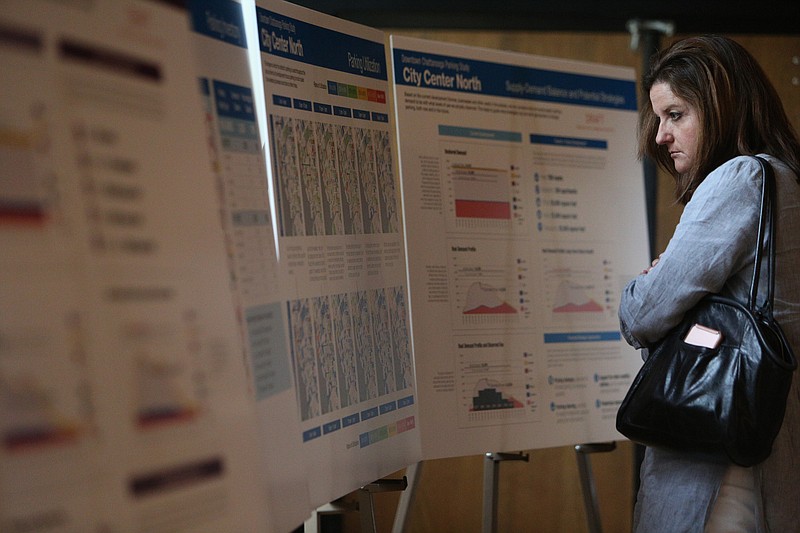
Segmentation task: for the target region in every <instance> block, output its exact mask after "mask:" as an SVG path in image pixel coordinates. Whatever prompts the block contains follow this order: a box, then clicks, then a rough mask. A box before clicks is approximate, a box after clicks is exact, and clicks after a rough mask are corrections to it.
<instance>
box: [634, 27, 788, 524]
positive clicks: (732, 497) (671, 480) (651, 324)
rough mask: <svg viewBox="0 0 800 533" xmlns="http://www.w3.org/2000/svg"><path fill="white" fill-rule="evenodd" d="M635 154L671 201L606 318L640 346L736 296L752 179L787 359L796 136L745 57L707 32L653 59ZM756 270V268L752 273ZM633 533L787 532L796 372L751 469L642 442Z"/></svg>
mask: <svg viewBox="0 0 800 533" xmlns="http://www.w3.org/2000/svg"><path fill="white" fill-rule="evenodd" d="M642 88H643V91H644V96H645V99H646V100H645V101H647V102H649V104H646V105H642V109H641V111H640V115H639V155H640V157H643V156H649V157H652V158H653V159H654V160H655V161H657V162H658V164H659V165H660V166H661V167H663V168H664V169H665V170H666V171H668V172H669V173H670V174H671V175H672V176H673V177H674V179H675V195H676V198H677V200H678V201H679V202H681V203H683V204H684V206H685V207H684V211H683V214H682V216H681V220H680V222H679V224H678V226H677V227H676V229H675V233H674V235H673V236H672V239H670V242H669V244H668V245H667V248H666V250H665V251H664V252H663V253H662V254H661V255H660V256H659V258H657V259H655V260H654V261H653V263H652V264H651V265H650V266H649V267H648V268H646V269H645V270H644V271H643V272H642V273H641V274H640V275H639V276H638V277H636V278H635V279H634V280H632V281H631V282H630V283H629V284H628V285H627V287H626V288H625V289H624V291H623V294H622V297H621V300H620V309H619V317H620V326H621V330H622V333H623V335H624V336H625V338H626V340H627V341H628V342H629V343H630V344H631V345H632V346H634V347H636V348H644V349H645V351H644V352H643V355H644V356H645V357H646V355H647V354H646V347H647V346H648V345H649V344H651V343H653V342H655V341H658V340H659V339H661V338H662V337H663V336H665V335H666V333H667V332H668V331H669V330H670V329H671V328H672V327H673V326H675V325H677V324H678V322H679V321H680V320H681V318H682V316H683V314H684V313H685V312H686V311H687V310H688V309H690V308H691V307H692V306H694V305H695V303H697V302H698V301H699V300H700V299H701V298H702V297H703V296H705V295H706V294H709V293H722V294H725V295H727V296H730V297H732V298H735V299H737V300H739V301H741V302H743V303H746V301H747V292H748V289H749V280H750V278H751V276H752V271H753V263H754V258H753V250H754V248H755V240H756V238H757V235H756V232H757V226H758V217H759V213H758V210H759V207H760V195H761V183H762V176H761V171H760V167H759V165H758V162H757V161H756V160H755V159H753V158H752V157H750V156H752V155H755V154H761V155H764V156H765V157H766V158H767V159H768V160H769V161H770V163H771V164H772V167H773V169H774V171H775V177H776V183H777V190H778V193H777V197H778V217H777V231H776V233H777V271H776V283H775V318H776V320H777V321H778V322H779V323H780V324H781V326H782V328H783V330H784V332H785V333H786V336H787V338H788V340H789V342H790V344H791V345H792V346H793V347H794V350H795V352H797V353H798V354H799V355H800V185H798V176H800V143H798V139H797V135H796V134H795V132H794V130H793V128H792V126H791V124H790V123H789V120H788V118H787V116H786V113H785V112H784V110H783V106H782V104H781V102H780V98H779V97H778V95H777V93H776V92H775V89H774V88H773V87H772V85H771V84H770V82H769V81H768V79H767V77H766V75H765V74H764V72H763V70H762V69H761V67H760V66H759V65H758V63H757V62H756V61H755V59H754V58H753V57H752V56H751V55H750V54H749V53H748V52H747V51H746V50H745V49H744V48H742V47H741V46H740V45H738V44H737V43H735V42H734V41H732V40H730V39H727V38H723V37H717V36H706V37H696V38H690V39H685V40H682V41H679V42H677V43H675V44H673V45H672V46H671V47H670V48H669V49H667V50H665V51H664V52H662V53H660V54H658V55H657V56H656V57H655V58H654V60H653V62H652V64H651V68H650V71H649V72H648V73H646V74H645V76H644V78H643V83H642ZM765 270H766V269H762V275H763V274H764V273H765ZM640 476H641V485H640V490H639V494H638V497H637V504H636V510H635V513H634V529H635V530H636V531H637V532H642V533H657V532H665V533H666V532H669V533H678V532H698V533H702V532H720V531H725V532H738V531H742V532H745V531H747V532H759V533H760V532H767V531H769V532H780V533H784V532H790V531H800V378H797V377H796V378H795V379H794V380H793V384H792V389H791V391H790V393H789V399H788V403H787V409H786V416H785V419H784V423H783V426H782V428H781V431H780V434H779V435H778V437H777V439H776V441H775V444H774V447H773V451H772V454H771V455H770V457H769V458H768V459H767V460H766V461H764V462H763V463H761V464H759V465H756V466H754V467H752V468H742V467H738V466H735V465H730V464H718V463H712V462H703V461H698V460H694V459H692V458H690V457H687V456H685V455H683V454H680V453H677V452H672V451H666V450H661V449H653V448H648V449H647V450H646V452H645V458H644V461H643V463H642V469H641V472H640Z"/></svg>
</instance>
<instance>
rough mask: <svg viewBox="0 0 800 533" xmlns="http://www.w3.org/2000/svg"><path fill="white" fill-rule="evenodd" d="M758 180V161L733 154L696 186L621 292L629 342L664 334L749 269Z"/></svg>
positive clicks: (758, 202)
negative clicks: (665, 236) (660, 245)
mask: <svg viewBox="0 0 800 533" xmlns="http://www.w3.org/2000/svg"><path fill="white" fill-rule="evenodd" d="M761 180H762V176H761V167H760V165H759V164H758V162H757V161H755V160H754V159H753V158H752V157H737V158H734V159H732V160H730V161H728V162H726V163H724V164H723V165H721V166H720V167H719V168H717V169H716V170H714V171H713V172H712V173H711V174H709V175H708V177H706V179H705V180H704V181H703V183H702V184H701V185H700V186H699V187H698V188H697V190H696V191H695V193H694V196H693V197H692V200H691V201H690V202H689V203H688V204H687V205H686V207H685V209H684V211H683V215H682V216H681V219H680V222H679V223H678V226H677V227H676V228H675V233H674V234H673V236H672V238H671V239H670V242H669V244H668V245H667V249H666V250H665V251H664V253H663V254H661V255H660V256H659V258H658V259H657V260H655V261H654V262H653V265H652V266H651V267H650V268H648V269H645V270H644V271H643V272H642V273H641V274H640V275H639V276H637V277H636V278H634V279H633V280H632V281H631V282H630V283H628V285H627V286H626V287H625V289H624V290H623V292H622V297H621V299H620V308H619V319H620V329H621V331H622V334H623V335H624V336H625V338H626V340H627V341H628V342H629V343H630V344H631V345H632V346H634V347H636V348H643V347H646V346H648V345H649V344H652V343H653V342H655V341H658V340H659V339H661V338H663V337H664V335H666V334H667V332H668V331H669V330H670V329H672V328H673V327H674V326H676V325H677V324H678V323H679V322H680V320H681V318H683V315H684V313H685V312H686V311H687V310H688V309H690V308H691V307H693V306H694V305H695V304H696V303H697V302H698V301H699V300H700V299H701V298H702V297H703V296H705V295H706V294H709V293H718V292H720V291H721V290H722V288H723V287H724V285H725V283H726V281H727V280H728V279H729V278H730V277H731V276H732V275H734V274H735V273H736V272H738V271H740V270H742V269H744V268H748V271H749V270H751V269H752V262H753V250H754V247H755V240H756V237H757V233H758V219H759V210H760V206H761ZM733 296H734V297H736V296H737V295H733Z"/></svg>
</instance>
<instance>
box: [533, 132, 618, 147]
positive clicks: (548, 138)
mask: <svg viewBox="0 0 800 533" xmlns="http://www.w3.org/2000/svg"><path fill="white" fill-rule="evenodd" d="M531 144H549V145H552V146H571V147H574V148H595V149H598V150H606V149H608V142H607V141H603V140H598V139H581V138H580V137H556V136H553V135H536V134H531Z"/></svg>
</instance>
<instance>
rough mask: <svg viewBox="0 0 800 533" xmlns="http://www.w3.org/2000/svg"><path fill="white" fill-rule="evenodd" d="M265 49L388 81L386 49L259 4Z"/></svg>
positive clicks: (257, 14) (295, 59) (296, 59)
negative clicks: (269, 9)
mask: <svg viewBox="0 0 800 533" xmlns="http://www.w3.org/2000/svg"><path fill="white" fill-rule="evenodd" d="M256 17H257V21H258V35H259V47H260V48H261V52H262V53H265V54H272V55H276V56H279V57H285V58H287V59H292V60H294V61H300V62H301V63H306V64H309V65H315V66H318V67H325V68H329V69H333V70H338V71H340V72H347V73H349V74H356V75H358V76H365V77H367V78H374V79H377V80H388V76H387V74H388V73H387V72H386V50H385V48H384V46H383V43H382V42H375V41H369V40H367V39H362V38H360V37H355V36H353V35H347V34H344V33H340V32H337V31H334V30H331V29H328V28H322V27H320V26H315V25H313V24H309V23H307V22H303V21H302V20H296V19H293V18H290V17H287V16H285V15H280V14H278V13H275V12H272V11H267V10H266V9H263V8H260V7H256Z"/></svg>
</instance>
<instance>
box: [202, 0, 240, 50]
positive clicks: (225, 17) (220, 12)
mask: <svg viewBox="0 0 800 533" xmlns="http://www.w3.org/2000/svg"><path fill="white" fill-rule="evenodd" d="M188 9H189V13H190V16H191V22H192V29H193V30H194V31H196V32H197V33H200V34H203V35H206V36H208V37H211V38H212V39H217V40H219V41H223V42H226V43H228V44H232V45H235V46H239V47H241V48H247V37H246V36H245V32H244V16H243V15H242V6H241V4H238V3H237V2H232V1H231V0H190V1H189V6H188Z"/></svg>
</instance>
